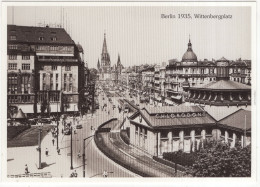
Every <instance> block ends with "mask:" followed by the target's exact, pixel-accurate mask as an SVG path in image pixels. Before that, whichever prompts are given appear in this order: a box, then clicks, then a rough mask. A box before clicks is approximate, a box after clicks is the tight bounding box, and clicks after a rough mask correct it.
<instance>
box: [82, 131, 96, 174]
mask: <svg viewBox="0 0 260 187" xmlns="http://www.w3.org/2000/svg"><path fill="white" fill-rule="evenodd" d="M93 136H94V135H91V136H89V137H87V138H84V139H83V157H82V159H83V160H82V161H83V177H84V178H85V176H86V159H85V157H86V155H85V147H86V146H85V141H86V140H87V139H89V138H91V137H93Z"/></svg>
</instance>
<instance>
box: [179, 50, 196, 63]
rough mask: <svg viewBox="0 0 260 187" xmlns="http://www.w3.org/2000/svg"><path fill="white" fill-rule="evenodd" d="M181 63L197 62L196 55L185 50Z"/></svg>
mask: <svg viewBox="0 0 260 187" xmlns="http://www.w3.org/2000/svg"><path fill="white" fill-rule="evenodd" d="M182 61H183V62H192V61H198V60H197V55H196V54H195V53H194V52H193V51H192V50H191V51H189V50H187V51H186V52H185V53H184V55H183V56H182Z"/></svg>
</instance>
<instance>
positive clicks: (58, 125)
mask: <svg viewBox="0 0 260 187" xmlns="http://www.w3.org/2000/svg"><path fill="white" fill-rule="evenodd" d="M58 104H59V102H58V101H57V116H56V124H57V150H58V149H59V122H58Z"/></svg>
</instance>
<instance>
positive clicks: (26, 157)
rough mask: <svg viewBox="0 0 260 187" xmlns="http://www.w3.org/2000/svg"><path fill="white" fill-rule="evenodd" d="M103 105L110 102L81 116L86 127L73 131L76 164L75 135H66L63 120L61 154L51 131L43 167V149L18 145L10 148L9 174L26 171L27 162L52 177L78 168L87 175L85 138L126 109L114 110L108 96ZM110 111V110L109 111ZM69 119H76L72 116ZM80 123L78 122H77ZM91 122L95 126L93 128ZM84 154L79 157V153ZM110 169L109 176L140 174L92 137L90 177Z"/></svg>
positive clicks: (45, 140)
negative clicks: (112, 157) (117, 160)
mask: <svg viewBox="0 0 260 187" xmlns="http://www.w3.org/2000/svg"><path fill="white" fill-rule="evenodd" d="M112 100H113V104H116V106H118V103H117V99H116V98H112ZM99 102H100V106H103V105H104V104H105V103H106V104H107V107H106V110H102V109H101V107H100V109H99V110H97V111H96V112H95V113H94V115H93V116H92V115H91V114H88V115H86V116H84V117H83V118H81V119H79V123H81V124H82V125H83V128H82V129H77V130H76V134H72V148H73V151H72V158H73V162H72V166H73V170H71V169H70V167H71V136H70V135H62V133H61V129H62V125H61V123H59V124H60V125H59V131H60V133H59V147H60V154H58V153H57V150H56V139H55V144H54V145H53V144H52V139H53V137H52V135H51V133H49V134H47V135H46V136H45V137H44V138H43V140H42V142H41V147H42V154H41V160H42V166H43V168H42V169H38V166H39V152H38V151H37V150H36V148H37V147H38V146H31V147H14V148H8V149H7V175H17V174H24V172H25V164H27V165H28V169H29V172H30V173H40V172H50V173H51V175H52V177H69V176H70V174H71V173H72V172H73V171H74V170H76V172H77V174H78V177H83V160H82V154H83V139H84V138H87V137H89V136H91V135H93V134H94V132H95V129H97V128H98V126H99V125H101V124H102V123H104V122H106V121H108V120H109V119H111V118H113V117H117V118H118V119H119V120H121V121H122V120H123V116H122V113H121V114H119V113H118V109H117V108H115V109H114V110H113V108H112V106H113V105H112V104H111V103H110V102H109V101H108V98H106V97H105V100H103V97H102V96H99ZM108 111H110V112H109V113H108ZM67 121H73V119H72V118H70V119H68V120H67ZM75 125H76V124H75ZM91 126H92V127H93V129H94V130H91ZM46 148H48V150H49V155H48V156H46V155H45V149H46ZM79 152H80V156H79V157H78V156H77V155H78V153H79ZM104 170H106V171H108V173H109V176H108V177H135V176H137V175H136V174H134V173H132V172H130V171H128V170H126V169H125V168H123V167H122V166H120V165H118V164H116V163H115V162H113V161H112V160H110V159H109V158H107V157H106V156H105V155H104V154H103V153H102V152H101V151H100V150H99V149H98V148H97V147H96V145H95V142H94V139H93V138H89V139H88V140H86V177H91V178H92V177H102V173H103V171H104Z"/></svg>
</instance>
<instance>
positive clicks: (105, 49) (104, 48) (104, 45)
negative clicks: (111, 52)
mask: <svg viewBox="0 0 260 187" xmlns="http://www.w3.org/2000/svg"><path fill="white" fill-rule="evenodd" d="M102 53H103V54H105V53H108V52H107V42H106V33H104V42H103V49H102Z"/></svg>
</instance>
